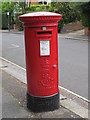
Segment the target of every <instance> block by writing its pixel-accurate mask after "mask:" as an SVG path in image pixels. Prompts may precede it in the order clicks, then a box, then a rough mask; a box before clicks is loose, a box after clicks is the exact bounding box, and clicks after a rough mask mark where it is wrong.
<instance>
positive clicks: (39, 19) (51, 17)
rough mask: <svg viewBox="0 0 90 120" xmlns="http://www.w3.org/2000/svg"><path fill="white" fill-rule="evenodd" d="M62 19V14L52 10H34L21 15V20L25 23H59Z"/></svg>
mask: <svg viewBox="0 0 90 120" xmlns="http://www.w3.org/2000/svg"><path fill="white" fill-rule="evenodd" d="M61 19H62V15H61V14H57V13H52V12H33V13H28V14H24V15H21V16H19V20H20V21H22V22H23V23H24V25H25V24H28V23H29V24H42V23H57V22H58V21H59V20H61Z"/></svg>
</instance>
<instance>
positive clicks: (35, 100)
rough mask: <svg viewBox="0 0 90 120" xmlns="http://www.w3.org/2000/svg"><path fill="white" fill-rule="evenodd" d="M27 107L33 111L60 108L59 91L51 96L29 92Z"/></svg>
mask: <svg viewBox="0 0 90 120" xmlns="http://www.w3.org/2000/svg"><path fill="white" fill-rule="evenodd" d="M27 108H28V109H30V110H31V111H33V112H45V111H53V110H55V109H58V108H59V92H58V93H57V94H55V95H53V96H50V97H36V96H32V95H30V94H28V93H27Z"/></svg>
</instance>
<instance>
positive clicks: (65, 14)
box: [50, 2, 80, 32]
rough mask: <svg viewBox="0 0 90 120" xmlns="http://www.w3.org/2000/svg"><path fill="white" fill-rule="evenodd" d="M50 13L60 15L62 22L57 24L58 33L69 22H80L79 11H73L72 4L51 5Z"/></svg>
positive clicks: (53, 3)
mask: <svg viewBox="0 0 90 120" xmlns="http://www.w3.org/2000/svg"><path fill="white" fill-rule="evenodd" d="M51 6H52V7H51V8H50V11H51V12H55V13H59V14H62V20H61V21H60V22H59V24H58V32H60V31H61V29H62V27H63V26H64V24H67V23H70V22H76V21H79V20H80V11H79V10H77V11H76V9H74V6H73V4H72V3H68V2H67V3H65V2H64V3H60V2H59V3H55V2H52V3H51Z"/></svg>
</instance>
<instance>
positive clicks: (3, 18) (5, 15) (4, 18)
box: [2, 13, 8, 29]
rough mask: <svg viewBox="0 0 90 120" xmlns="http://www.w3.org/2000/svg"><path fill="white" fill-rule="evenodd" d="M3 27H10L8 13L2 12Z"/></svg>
mask: <svg viewBox="0 0 90 120" xmlns="http://www.w3.org/2000/svg"><path fill="white" fill-rule="evenodd" d="M2 29H8V16H7V14H6V13H2Z"/></svg>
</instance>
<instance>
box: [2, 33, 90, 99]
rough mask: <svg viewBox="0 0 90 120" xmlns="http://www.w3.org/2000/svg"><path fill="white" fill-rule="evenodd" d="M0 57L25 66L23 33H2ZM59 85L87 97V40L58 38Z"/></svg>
mask: <svg viewBox="0 0 90 120" xmlns="http://www.w3.org/2000/svg"><path fill="white" fill-rule="evenodd" d="M1 52H2V57H4V58H6V59H7V60H9V61H11V62H13V63H16V64H18V65H20V66H22V67H24V68H25V50H24V35H22V34H8V33H3V34H2V50H1V49H0V53H1ZM59 64H60V85H61V86H63V87H65V88H67V89H69V90H71V91H73V92H75V93H77V94H79V95H81V96H83V97H85V98H87V99H88V42H87V41H82V40H69V39H63V38H59Z"/></svg>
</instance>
